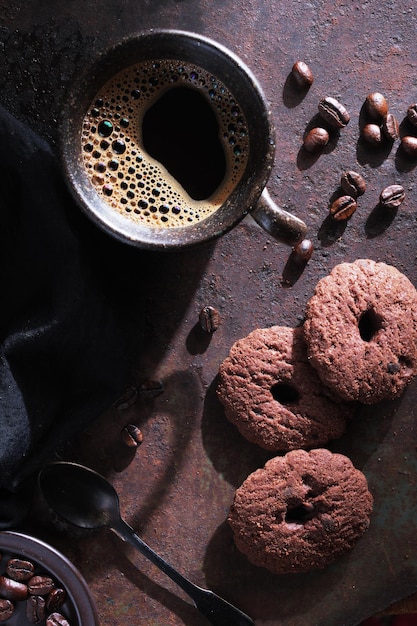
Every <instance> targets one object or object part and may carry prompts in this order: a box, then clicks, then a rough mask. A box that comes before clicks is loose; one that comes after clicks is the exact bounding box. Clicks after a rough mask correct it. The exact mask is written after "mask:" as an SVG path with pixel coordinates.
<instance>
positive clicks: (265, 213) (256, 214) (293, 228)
mask: <svg viewBox="0 0 417 626" xmlns="http://www.w3.org/2000/svg"><path fill="white" fill-rule="evenodd" d="M250 215H251V216H252V217H253V219H254V220H255V221H256V222H257V223H258V224H259V226H262V228H263V229H264V230H266V231H267V232H268V233H269V234H270V235H272V237H274V239H277V240H278V241H280V242H281V243H285V244H287V245H289V246H295V245H296V244H297V243H299V242H300V241H301V240H302V239H304V238H305V235H306V232H307V226H306V224H305V223H304V222H303V220H301V219H300V218H298V217H296V216H295V215H292V213H289V212H288V211H285V210H284V209H281V207H279V206H278V205H277V204H275V202H274V201H273V200H272V198H271V196H270V195H269V191H268V190H267V189H264V190H263V192H262V195H261V197H260V198H259V200H258V203H257V205H256V206H255V208H254V209H252V211H251V212H250Z"/></svg>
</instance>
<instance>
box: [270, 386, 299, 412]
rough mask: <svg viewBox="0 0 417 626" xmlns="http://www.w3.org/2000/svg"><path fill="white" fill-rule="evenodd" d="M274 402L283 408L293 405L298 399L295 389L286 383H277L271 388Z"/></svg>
mask: <svg viewBox="0 0 417 626" xmlns="http://www.w3.org/2000/svg"><path fill="white" fill-rule="evenodd" d="M271 393H272V397H273V398H274V400H276V401H277V402H279V403H280V404H284V405H285V406H287V405H289V404H295V403H296V402H298V400H299V399H300V394H299V393H298V391H297V389H296V388H295V387H293V386H292V385H289V384H288V383H277V384H276V385H274V386H273V387H271Z"/></svg>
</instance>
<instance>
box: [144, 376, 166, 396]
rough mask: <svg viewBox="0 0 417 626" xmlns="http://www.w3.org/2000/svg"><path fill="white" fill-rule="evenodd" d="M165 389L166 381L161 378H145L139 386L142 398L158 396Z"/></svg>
mask: <svg viewBox="0 0 417 626" xmlns="http://www.w3.org/2000/svg"><path fill="white" fill-rule="evenodd" d="M163 391H164V383H163V382H162V381H160V380H145V381H144V382H143V383H142V384H141V385H139V387H138V392H139V395H140V396H141V397H142V398H156V397H157V396H160V395H161V393H163Z"/></svg>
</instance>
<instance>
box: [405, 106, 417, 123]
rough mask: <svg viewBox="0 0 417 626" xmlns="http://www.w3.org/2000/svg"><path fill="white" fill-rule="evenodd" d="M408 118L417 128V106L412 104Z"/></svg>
mask: <svg viewBox="0 0 417 626" xmlns="http://www.w3.org/2000/svg"><path fill="white" fill-rule="evenodd" d="M407 117H408V119H409V121H410V122H411V123H412V125H413V126H417V104H410V106H409V107H408V109H407Z"/></svg>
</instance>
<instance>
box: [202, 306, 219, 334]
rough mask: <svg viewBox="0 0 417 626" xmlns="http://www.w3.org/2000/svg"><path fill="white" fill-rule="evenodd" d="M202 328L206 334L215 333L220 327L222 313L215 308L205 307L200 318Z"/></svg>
mask: <svg viewBox="0 0 417 626" xmlns="http://www.w3.org/2000/svg"><path fill="white" fill-rule="evenodd" d="M198 320H199V322H200V326H201V328H202V329H203V330H204V331H205V332H206V333H214V332H215V331H216V330H217V329H218V328H219V326H220V323H221V318H220V313H219V312H218V310H217V309H215V308H214V307H213V306H204V307H203V308H202V309H201V311H200V315H199V316H198Z"/></svg>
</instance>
